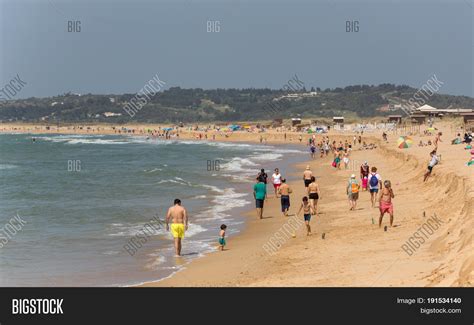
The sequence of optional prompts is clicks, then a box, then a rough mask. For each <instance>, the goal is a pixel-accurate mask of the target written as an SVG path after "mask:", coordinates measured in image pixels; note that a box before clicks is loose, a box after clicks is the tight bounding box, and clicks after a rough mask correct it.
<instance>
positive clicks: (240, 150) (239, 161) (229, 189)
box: [0, 134, 307, 286]
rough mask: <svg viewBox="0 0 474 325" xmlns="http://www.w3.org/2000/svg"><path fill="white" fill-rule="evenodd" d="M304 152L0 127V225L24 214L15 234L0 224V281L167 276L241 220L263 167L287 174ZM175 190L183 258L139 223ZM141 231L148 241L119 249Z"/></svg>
mask: <svg viewBox="0 0 474 325" xmlns="http://www.w3.org/2000/svg"><path fill="white" fill-rule="evenodd" d="M33 138H34V139H35V141H33ZM305 155H307V151H306V150H305V149H302V148H296V147H289V146H285V147H282V146H278V147H274V146H271V145H256V144H245V143H225V142H210V141H173V140H160V139H147V138H145V137H138V136H137V137H134V136H125V135H122V136H118V135H117V136H113V135H110V136H100V135H61V134H58V135H45V134H42V135H41V134H38V135H34V134H1V135H0V185H1V186H0V230H1V229H3V228H4V227H5V226H6V225H7V224H8V223H9V222H10V221H9V220H10V219H12V218H14V217H15V216H18V217H19V218H21V220H24V221H25V222H26V223H25V224H24V225H23V226H21V229H19V230H18V231H16V230H15V233H14V234H12V233H9V234H8V235H7V236H5V234H4V232H2V231H0V243H2V245H1V246H2V247H1V248H0V286H118V285H119V286H120V285H133V284H138V283H143V282H147V281H156V280H159V279H162V278H165V277H168V276H171V275H172V274H174V273H175V272H177V271H179V270H180V269H182V268H183V267H184V266H185V265H186V264H187V263H189V261H191V260H192V259H193V258H196V257H199V256H202V254H205V253H207V252H211V251H213V250H215V247H216V246H217V237H218V233H219V227H220V225H221V224H226V225H227V226H228V232H227V233H228V235H229V236H230V237H232V235H234V234H236V233H238V232H239V231H240V230H241V229H242V228H243V225H244V222H245V219H244V217H243V215H242V212H243V211H245V210H246V209H249V207H250V206H251V204H252V203H253V196H252V186H253V184H254V179H255V176H256V174H257V173H258V171H259V169H260V168H262V167H263V168H265V169H267V172H268V174H269V176H270V175H271V173H272V172H271V171H272V170H273V169H274V168H275V167H279V168H280V170H281V172H282V174H283V175H285V173H286V170H287V169H288V166H289V164H290V163H294V162H298V161H301V160H302V159H303V158H306V156H305ZM285 176H288V175H285ZM268 190H269V191H272V190H273V189H272V188H271V186H270V185H269V186H268ZM175 198H179V199H181V201H182V204H183V205H184V207H186V209H187V210H188V214H189V219H190V224H189V230H188V231H187V232H186V238H185V239H184V241H183V257H182V258H175V257H174V256H173V255H174V250H173V242H172V237H171V235H170V234H169V232H167V231H166V230H165V229H164V227H159V226H157V225H158V223H157V222H156V221H155V222H154V228H153V229H152V232H150V228H147V231H146V232H143V230H144V227H145V225H146V224H147V223H150V220H151V219H155V220H157V219H160V220H164V217H165V215H166V211H167V209H168V208H169V207H170V206H171V205H172V204H173V200H174V199H175ZM137 234H146V236H145V239H146V240H145V242H142V243H140V245H139V246H141V247H140V248H138V249H136V251H135V250H134V251H132V252H131V251H130V249H129V250H127V249H125V248H124V247H126V245H127V243H129V242H130V240H131V238H133V237H134V236H136V235H137ZM2 236H3V237H6V238H3V239H2V238H1V237H2ZM142 237H143V236H142ZM5 241H6V242H5ZM135 242H136V241H135Z"/></svg>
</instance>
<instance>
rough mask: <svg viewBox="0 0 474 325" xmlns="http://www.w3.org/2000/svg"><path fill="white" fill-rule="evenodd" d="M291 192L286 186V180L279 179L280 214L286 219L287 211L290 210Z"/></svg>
mask: <svg viewBox="0 0 474 325" xmlns="http://www.w3.org/2000/svg"><path fill="white" fill-rule="evenodd" d="M291 192H292V190H291V188H290V186H289V185H288V184H286V179H284V178H282V179H281V186H280V187H279V188H278V193H280V199H281V212H283V215H284V216H285V217H288V210H289V209H290V193H291Z"/></svg>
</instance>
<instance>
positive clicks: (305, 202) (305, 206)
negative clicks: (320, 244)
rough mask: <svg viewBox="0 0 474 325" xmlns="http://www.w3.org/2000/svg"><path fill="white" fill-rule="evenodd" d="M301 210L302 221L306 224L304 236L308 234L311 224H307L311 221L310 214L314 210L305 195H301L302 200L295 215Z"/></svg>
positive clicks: (309, 233)
mask: <svg viewBox="0 0 474 325" xmlns="http://www.w3.org/2000/svg"><path fill="white" fill-rule="evenodd" d="M301 210H303V215H304V222H305V224H306V236H310V235H311V226H310V225H309V222H310V221H311V215H312V214H313V212H314V211H313V207H312V206H311V205H310V204H309V202H308V197H307V196H304V197H303V202H302V203H301V206H300V209H299V210H298V213H297V214H296V215H299V214H300V213H301Z"/></svg>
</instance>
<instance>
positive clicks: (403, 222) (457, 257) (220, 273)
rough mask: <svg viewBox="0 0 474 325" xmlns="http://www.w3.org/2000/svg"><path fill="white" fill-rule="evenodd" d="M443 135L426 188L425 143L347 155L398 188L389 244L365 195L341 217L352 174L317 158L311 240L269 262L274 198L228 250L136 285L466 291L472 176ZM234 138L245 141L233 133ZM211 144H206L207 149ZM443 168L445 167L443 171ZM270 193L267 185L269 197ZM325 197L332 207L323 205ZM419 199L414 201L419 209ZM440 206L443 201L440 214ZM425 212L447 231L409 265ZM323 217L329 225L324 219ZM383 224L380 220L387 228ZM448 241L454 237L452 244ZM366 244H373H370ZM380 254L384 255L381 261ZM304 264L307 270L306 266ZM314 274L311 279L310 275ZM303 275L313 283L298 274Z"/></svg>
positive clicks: (298, 190) (295, 197)
mask: <svg viewBox="0 0 474 325" xmlns="http://www.w3.org/2000/svg"><path fill="white" fill-rule="evenodd" d="M442 130H443V133H444V143H442V144H441V145H440V149H439V151H440V152H441V153H442V155H443V159H442V161H441V163H440V165H439V166H437V167H436V168H435V172H434V175H433V177H431V178H430V179H429V180H428V182H427V183H426V184H423V183H420V177H421V175H422V174H423V172H424V170H425V164H424V161H425V160H426V159H427V157H426V156H427V152H429V148H426V147H421V148H419V147H415V145H416V143H417V142H418V140H420V139H421V140H427V137H426V136H420V135H415V136H414V138H416V140H415V141H414V145H413V147H412V148H411V149H409V150H407V151H400V150H399V149H394V148H395V146H393V145H394V143H395V140H396V138H397V136H396V135H395V134H392V133H391V132H389V138H390V142H389V143H383V142H382V141H381V139H379V136H380V133H381V130H375V131H374V132H373V133H367V134H364V135H363V137H364V139H365V140H369V139H370V140H369V141H373V142H374V143H376V144H377V146H378V148H377V149H375V150H362V151H357V150H354V151H353V154H352V155H351V160H354V159H355V160H356V161H358V162H361V161H363V160H365V159H368V160H369V164H371V161H375V164H376V165H377V166H382V169H379V170H380V172H381V174H382V178H383V179H386V178H385V177H384V176H385V175H387V174H388V175H389V176H390V177H389V178H390V179H392V184H393V183H395V182H394V180H395V179H396V180H397V181H396V184H395V185H394V186H393V187H394V190H395V195H396V198H395V211H396V212H395V223H397V222H398V221H399V222H400V226H399V227H397V228H394V230H392V229H390V231H388V232H386V233H384V234H383V235H382V236H385V237H386V238H385V237H382V236H380V232H379V231H378V229H374V227H372V226H371V225H370V223H369V224H367V222H366V221H364V222H362V223H361V218H362V220H363V219H365V220H366V219H367V217H370V215H371V216H372V217H374V216H375V217H374V218H375V219H377V218H378V217H377V211H378V209H375V210H370V208H368V207H367V197H366V195H365V193H362V195H361V199H359V204H360V205H361V206H362V208H361V209H362V212H359V211H356V212H355V213H353V214H354V215H357V217H355V218H354V217H353V216H352V215H351V214H348V213H347V211H345V210H346V205H345V204H346V201H345V195H344V194H342V195H341V193H340V192H342V190H341V189H337V188H336V192H335V191H334V189H335V188H334V186H335V184H336V185H337V184H339V185H337V186H338V187H340V184H341V182H342V181H344V179H345V178H346V177H348V175H347V174H348V172H347V171H344V170H343V171H334V169H333V168H330V167H329V164H330V161H331V160H332V158H331V157H330V158H324V160H321V159H320V158H319V157H317V158H316V159H315V160H314V161H312V160H309V161H310V163H309V164H310V165H311V166H312V170H313V172H315V174H316V175H317V176H321V182H322V183H323V184H322V185H323V186H322V187H321V191H322V200H321V201H320V203H319V205H320V207H321V209H322V212H321V218H319V220H318V219H316V218H315V219H314V220H313V221H312V226H313V227H314V230H313V232H314V233H315V234H314V235H313V236H311V237H308V240H306V239H305V236H302V235H301V233H299V234H297V237H296V238H295V239H290V240H289V241H288V242H286V243H285V244H284V245H283V246H282V247H281V249H280V250H279V251H278V253H277V255H276V256H267V254H266V253H265V252H264V250H263V249H262V248H261V246H262V245H264V244H265V243H266V241H267V240H268V237H269V236H270V235H272V234H274V233H275V232H277V231H278V229H279V228H280V227H281V225H282V224H283V223H284V222H285V219H283V218H284V217H283V216H282V215H281V212H280V211H279V200H275V199H274V198H272V197H270V198H269V199H268V202H266V205H265V207H266V209H265V213H264V217H265V216H266V215H268V216H269V218H264V219H263V220H256V217H255V211H254V209H253V208H249V210H248V211H247V212H245V213H243V214H242V215H243V216H244V218H245V227H244V228H243V229H242V230H241V231H240V232H239V233H238V234H236V235H235V236H233V237H231V239H230V240H229V241H228V247H229V250H227V251H224V252H218V251H216V252H212V253H206V254H204V256H203V257H202V258H197V259H194V260H192V261H191V262H190V263H188V264H186V266H185V267H184V268H183V269H182V270H179V271H177V272H175V273H174V274H172V275H171V276H169V277H166V278H164V279H159V280H156V281H149V282H145V283H143V284H140V285H136V286H139V287H148V286H153V287H154V286H159V287H194V286H219V287H220V286H472V283H473V269H474V258H473V257H472V256H466V249H468V248H470V247H471V246H472V229H474V225H473V220H472V219H471V220H470V219H469V218H468V217H469V215H470V214H472V211H473V198H474V194H473V191H472V184H473V183H474V182H473V181H474V177H473V175H472V171H471V170H470V169H466V168H463V167H461V166H462V160H463V158H462V155H460V153H461V152H462V150H460V149H462V148H460V146H451V147H450V145H449V139H451V137H453V136H454V133H456V131H455V130H453V127H452V126H451V125H448V126H443V129H442ZM450 131H451V132H450ZM21 133H25V132H21ZM49 133H51V134H57V133H60V132H49ZM239 133H243V132H237V133H236V134H239ZM287 133H288V134H290V133H291V132H287ZM79 134H87V133H79ZM89 134H91V133H89ZM96 134H100V133H96ZM194 134H195V133H193V132H190V134H189V137H180V138H179V139H176V138H172V139H171V141H173V140H176V141H179V140H189V139H192V140H196V139H195V138H193V136H194ZM271 134H273V133H249V134H248V136H246V137H245V139H242V138H240V137H237V136H236V137H231V138H224V137H223V138H217V137H216V140H215V141H216V142H217V141H218V142H233V141H237V142H250V143H259V142H258V139H259V137H260V136H261V135H267V136H268V135H271ZM275 134H276V135H275V136H274V137H269V139H268V143H269V144H272V145H274V144H281V143H285V144H287V145H303V147H306V146H305V144H306V143H307V139H308V138H309V137H310V136H311V135H310V134H303V133H301V132H294V133H291V134H292V135H293V134H294V141H293V142H288V141H287V142H283V141H281V140H280V141H279V139H278V138H279V137H282V133H276V132H275ZM300 134H301V135H302V136H303V139H304V140H303V142H302V143H301V144H300V143H299V142H298V140H297V138H296V137H297V136H299V135H300ZM353 134H354V133H352V132H347V133H338V132H334V131H332V130H331V132H329V133H326V134H324V135H328V136H329V137H330V139H331V141H332V140H337V141H339V139H344V138H348V137H349V138H352V136H353ZM134 136H139V135H137V134H135V135H134ZM316 136H317V140H318V139H319V138H320V137H321V135H320V134H316ZM249 138H251V139H253V140H249ZM197 141H199V140H197ZM203 141H205V140H204V139H203ZM208 141H210V142H212V140H208ZM445 151H446V153H445ZM466 160H467V156H466ZM445 161H449V162H450V163H449V164H446V163H445ZM306 164H307V162H304V163H301V164H293V165H291V166H290V169H289V172H288V173H287V175H285V176H286V177H287V178H288V175H296V176H297V177H300V176H299V174H300V173H301V172H302V168H301V167H302V165H303V166H304V165H306ZM355 167H356V168H355V171H350V173H352V172H354V173H355V174H358V170H357V167H358V166H357V164H355ZM265 169H267V168H265ZM328 179H329V181H327V180H328ZM299 183H301V182H297V181H294V182H290V183H289V185H290V186H292V188H293V191H294V192H293V194H292V196H291V204H292V207H291V209H290V215H291V214H293V213H294V210H295V208H296V206H297V204H299V202H300V200H299V198H300V197H301V196H302V185H301V184H299ZM438 188H439V189H438ZM272 190H273V189H272V188H271V184H270V187H269V191H272ZM436 190H437V191H436ZM269 193H271V192H269ZM450 193H451V194H450ZM452 193H454V194H452ZM443 194H445V195H447V196H449V200H450V201H446V202H445V200H447V199H446V198H445V197H444V196H443ZM328 197H329V198H330V199H329V200H327V198H328ZM418 197H419V198H420V201H417V198H418ZM453 200H454V202H453ZM414 201H416V202H414ZM435 202H436V203H435ZM440 202H441V204H440ZM443 202H445V204H444V205H443V204H442V203H443ZM455 202H456V203H455ZM463 202H465V203H463ZM446 207H447V208H446ZM425 211H426V212H427V213H428V214H431V213H438V214H440V215H441V216H442V220H443V222H444V227H443V228H442V230H440V231H439V232H436V233H435V234H434V235H433V237H432V238H430V239H429V244H426V245H424V246H422V247H421V248H420V251H419V252H417V254H418V256H417V257H414V258H411V259H407V256H404V255H403V254H400V252H401V250H400V246H401V245H402V244H403V243H404V242H405V240H406V239H408V238H409V237H410V236H411V235H412V234H413V232H414V231H416V229H417V228H416V227H419V226H420V225H422V224H423V219H422V218H420V215H421V213H422V212H425ZM368 214H369V215H368ZM329 216H331V218H327V217H329ZM333 217H334V219H333ZM348 218H349V219H350V220H348ZM387 218H388V217H387V216H386V217H385V219H384V224H386V222H387V220H386V219H387ZM369 220H370V219H369ZM318 222H319V223H318ZM469 226H470V228H469ZM300 231H301V230H300ZM322 232H325V233H326V234H328V237H326V239H325V240H322V239H321V234H322ZM453 234H456V235H457V236H458V237H459V238H456V237H453ZM317 237H319V238H318V240H316V238H317ZM383 238H385V239H383ZM366 242H373V243H375V244H373V245H370V244H367V243H366ZM361 243H362V244H361ZM184 245H185V242H184ZM359 246H360V249H361V250H362V252H360V251H358V250H354V247H356V248H357V247H359ZM374 246H375V247H374ZM184 247H185V246H184ZM376 248H378V250H377V249H376ZM344 249H345V250H346V251H348V252H349V253H350V254H348V253H346V252H345V251H344ZM458 251H459V252H458ZM383 252H387V253H386V254H383ZM440 252H442V255H441V256H439V254H440ZM402 253H403V252H402ZM385 255H388V256H389V257H394V256H395V257H397V258H398V261H397V262H396V263H398V264H400V265H397V267H394V269H395V272H394V270H393V269H391V267H390V263H391V262H392V261H390V260H389V261H387V256H385ZM332 259H336V262H332ZM308 260H311V261H312V262H311V263H307V261H308ZM313 260H314V261H313ZM328 261H329V262H328ZM440 261H441V262H440ZM328 263H329V264H328ZM289 265H299V267H300V268H301V270H300V271H299V272H295V270H292V269H290V268H289ZM323 266H325V267H323ZM379 268H383V269H385V268H388V270H387V271H386V272H385V273H382V274H379V273H380V272H374V269H379ZM313 271H315V273H312V272H313ZM316 271H317V272H316ZM305 272H308V273H309V274H308V275H304V273H305ZM301 273H303V274H301ZM309 275H311V276H309ZM374 279H376V280H375V281H374ZM410 279H411V280H410ZM131 286H135V285H131Z"/></svg>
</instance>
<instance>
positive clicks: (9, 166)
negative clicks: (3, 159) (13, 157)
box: [0, 164, 18, 170]
mask: <svg viewBox="0 0 474 325" xmlns="http://www.w3.org/2000/svg"><path fill="white" fill-rule="evenodd" d="M17 167H18V166H17V165H12V164H0V170H2V169H12V168H17Z"/></svg>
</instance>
